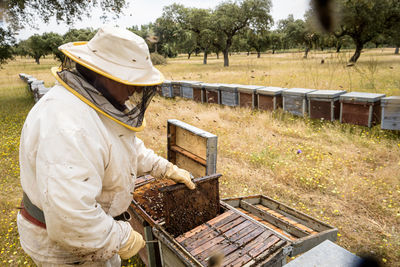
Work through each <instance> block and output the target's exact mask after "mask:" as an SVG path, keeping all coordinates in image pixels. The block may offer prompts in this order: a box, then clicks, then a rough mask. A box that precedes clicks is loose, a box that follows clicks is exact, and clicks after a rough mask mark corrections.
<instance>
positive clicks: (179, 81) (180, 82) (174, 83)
mask: <svg viewBox="0 0 400 267" xmlns="http://www.w3.org/2000/svg"><path fill="white" fill-rule="evenodd" d="M184 82H186V81H185V80H178V81H171V83H172V84H173V85H181V84H182V83H184Z"/></svg>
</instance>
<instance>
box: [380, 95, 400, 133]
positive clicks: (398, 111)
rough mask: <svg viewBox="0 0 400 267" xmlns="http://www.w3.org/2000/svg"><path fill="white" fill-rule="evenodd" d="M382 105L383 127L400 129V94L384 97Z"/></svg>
mask: <svg viewBox="0 0 400 267" xmlns="http://www.w3.org/2000/svg"><path fill="white" fill-rule="evenodd" d="M381 105H382V124H381V128H382V129H385V130H400V96H390V97H385V98H382V99H381Z"/></svg>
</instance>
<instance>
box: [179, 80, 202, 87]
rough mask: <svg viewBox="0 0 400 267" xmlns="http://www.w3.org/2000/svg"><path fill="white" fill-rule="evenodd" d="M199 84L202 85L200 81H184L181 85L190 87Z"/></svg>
mask: <svg viewBox="0 0 400 267" xmlns="http://www.w3.org/2000/svg"><path fill="white" fill-rule="evenodd" d="M199 83H201V82H199V81H182V82H181V85H185V86H190V85H193V84H199Z"/></svg>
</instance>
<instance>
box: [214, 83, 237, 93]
mask: <svg viewBox="0 0 400 267" xmlns="http://www.w3.org/2000/svg"><path fill="white" fill-rule="evenodd" d="M239 86H240V84H228V83H223V84H221V86H220V88H219V89H220V90H221V91H228V92H233V91H237V89H238V87H239Z"/></svg>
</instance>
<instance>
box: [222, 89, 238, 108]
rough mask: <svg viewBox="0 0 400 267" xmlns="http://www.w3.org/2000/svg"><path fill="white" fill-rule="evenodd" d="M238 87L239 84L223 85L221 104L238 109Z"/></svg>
mask: <svg viewBox="0 0 400 267" xmlns="http://www.w3.org/2000/svg"><path fill="white" fill-rule="evenodd" d="M238 86H239V85H237V84H221V86H220V87H219V90H220V104H221V105H225V106H230V107H236V106H237V105H238V104H239V102H238Z"/></svg>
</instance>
